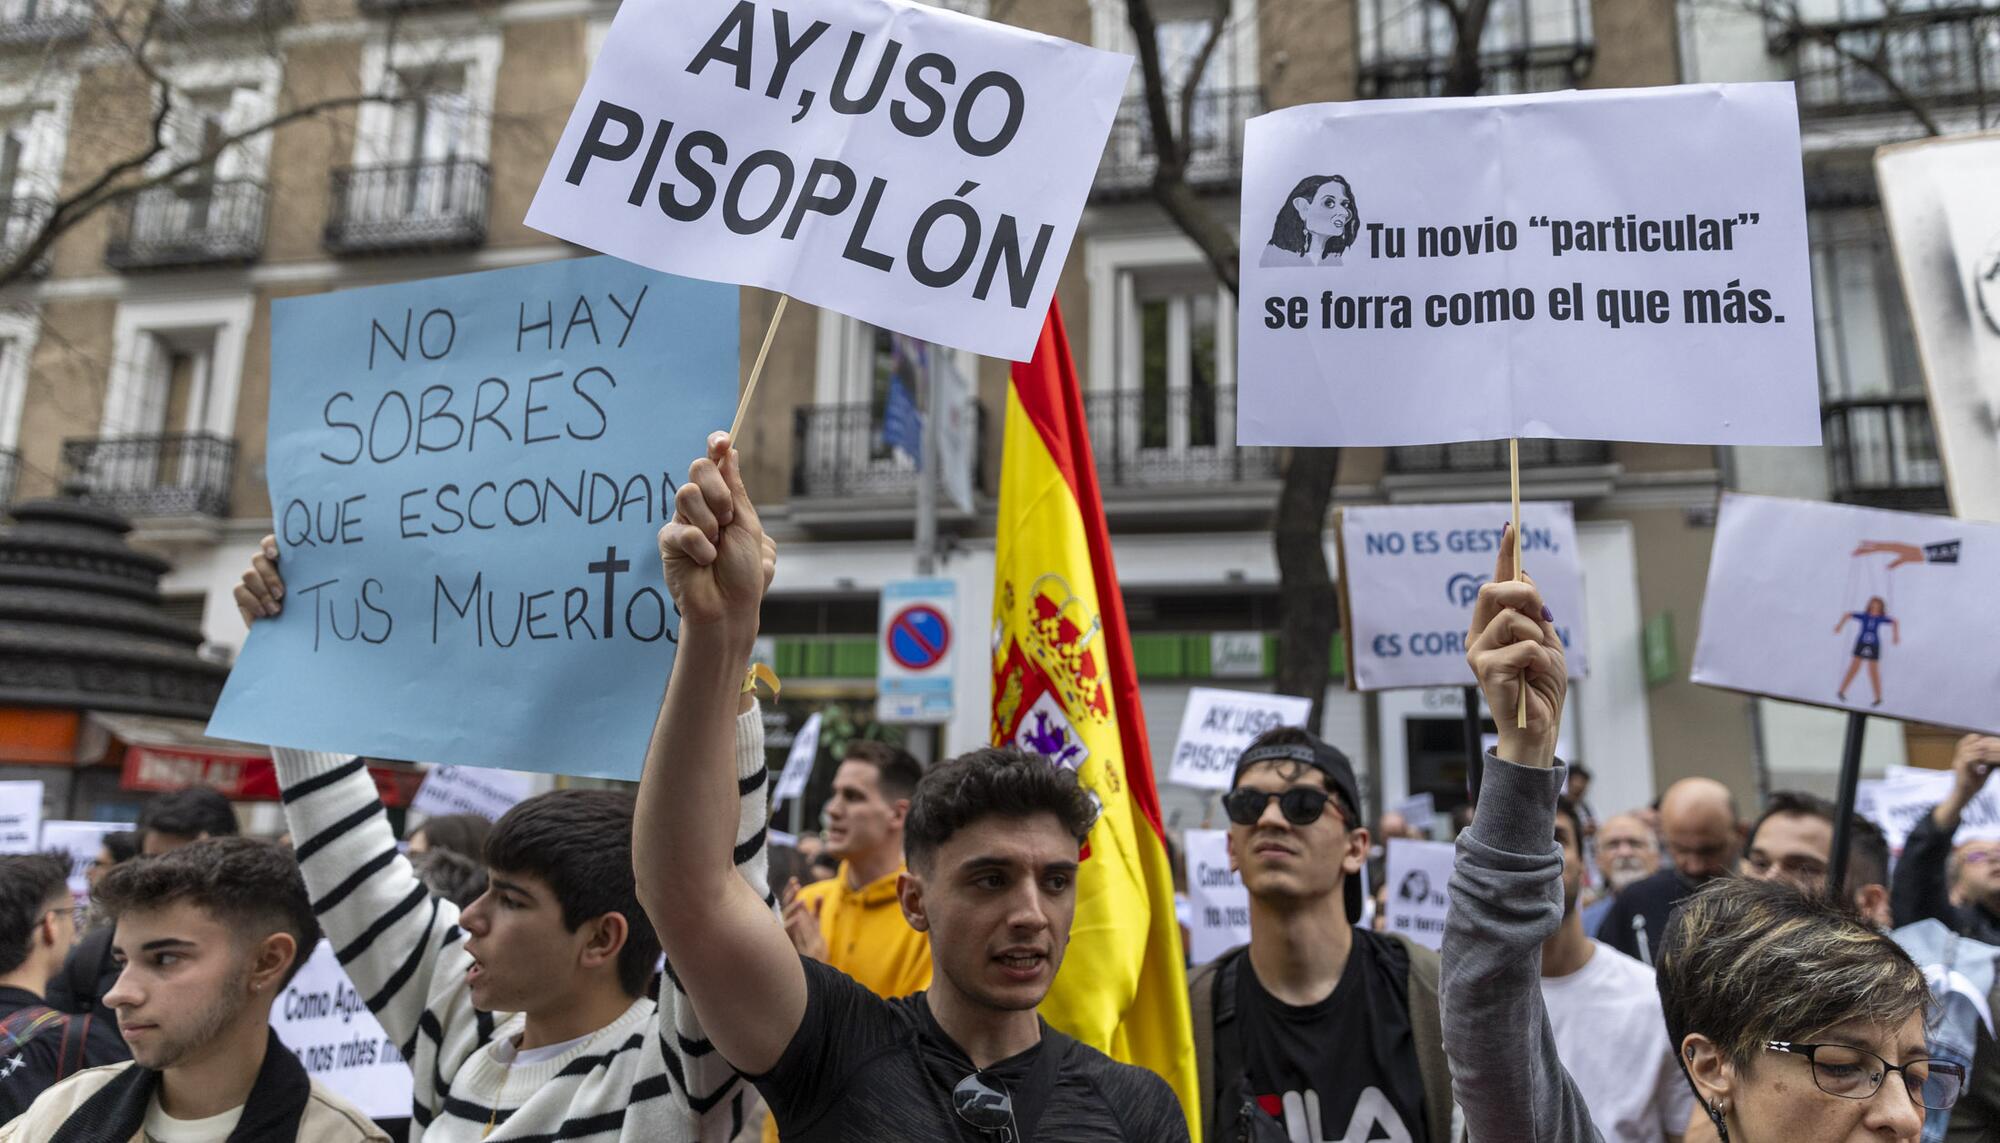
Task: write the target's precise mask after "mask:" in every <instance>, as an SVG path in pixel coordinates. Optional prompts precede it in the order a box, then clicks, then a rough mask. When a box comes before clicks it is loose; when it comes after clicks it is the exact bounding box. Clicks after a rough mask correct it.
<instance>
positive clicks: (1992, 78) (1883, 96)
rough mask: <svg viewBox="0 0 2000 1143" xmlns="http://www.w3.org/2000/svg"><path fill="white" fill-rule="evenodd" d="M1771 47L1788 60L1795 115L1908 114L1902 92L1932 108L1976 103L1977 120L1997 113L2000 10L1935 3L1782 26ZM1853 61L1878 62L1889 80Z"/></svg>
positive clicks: (1986, 119) (1999, 98)
mask: <svg viewBox="0 0 2000 1143" xmlns="http://www.w3.org/2000/svg"><path fill="white" fill-rule="evenodd" d="M1892 7H1893V6H1892ZM1771 51H1772V52H1773V54H1776V55H1779V56H1783V57H1785V59H1786V61H1787V63H1788V65H1789V68H1790V71H1791V76H1792V79H1793V81H1794V82H1795V83H1796V84H1797V86H1798V96H1799V114H1800V117H1801V118H1813V117H1829V116H1836V115H1851V114H1867V113H1892V114H1893V113H1907V112H1908V110H1909V108H1908V103H1907V102H1906V100H1905V98H1904V94H1906V95H1907V97H1908V98H1909V99H1915V100H1920V101H1922V103H1923V104H1924V105H1925V106H1926V107H1927V108H1929V109H1930V110H1931V111H1932V112H1933V113H1937V112H1940V111H1944V110H1948V109H1965V108H1970V109H1975V110H1977V111H1978V112H1979V121H1980V122H1982V123H1985V122H1989V121H1990V120H1991V118H1992V117H1993V116H1994V115H1996V114H2000V9H1995V8H1994V7H1992V6H1991V5H1982V4H1979V3H1976V2H1968V3H1961V4H1956V5H1944V4H1940V5H1938V6H1936V7H1930V8H1923V9H1915V8H1906V9H1905V10H1903V11H1899V12H1895V13H1893V14H1892V15H1890V16H1888V17H1886V18H1874V19H1862V20H1846V21H1839V22H1830V23H1813V24H1811V25H1810V26H1809V27H1807V28H1806V29H1804V30H1802V31H1801V30H1796V29H1784V30H1781V31H1780V32H1779V33H1778V34H1776V35H1774V36H1773V38H1772V42H1771ZM1860 60H1868V61H1871V62H1876V63H1879V65H1880V68H1881V70H1883V71H1886V72H1887V73H1888V75H1889V77H1890V78H1891V79H1892V80H1893V81H1894V82H1893V84H1892V83H1886V82H1884V81H1883V78H1882V76H1881V75H1879V74H1877V71H1876V70H1875V69H1874V68H1871V67H1869V66H1865V65H1864V64H1863V63H1861V62H1859V61H1860ZM1898 88H1900V89H1901V92H1902V93H1904V94H1899V93H1898V91H1897V89H1898Z"/></svg>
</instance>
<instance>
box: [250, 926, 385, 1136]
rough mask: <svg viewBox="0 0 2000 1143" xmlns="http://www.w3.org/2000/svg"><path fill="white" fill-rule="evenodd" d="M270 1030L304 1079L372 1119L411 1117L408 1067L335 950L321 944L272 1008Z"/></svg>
mask: <svg viewBox="0 0 2000 1143" xmlns="http://www.w3.org/2000/svg"><path fill="white" fill-rule="evenodd" d="M271 1027H272V1028H274V1029H275V1030H276V1031H277V1033H278V1039H280V1040H282V1041H283V1042H284V1045H285V1046H286V1047H287V1048H290V1049H291V1050H292V1051H293V1053H294V1054H296V1055H297V1056H298V1057H299V1063H301V1064H304V1065H305V1069H306V1074H307V1075H309V1076H311V1077H312V1078H313V1079H316V1080H318V1081H319V1082H321V1083H323V1084H325V1085H326V1086H327V1087H328V1088H329V1089H331V1090H332V1091H333V1092H334V1093H335V1094H337V1095H340V1096H341V1097H343V1098H345V1099H346V1100H348V1101H349V1102H350V1103H352V1104H354V1106H356V1107H358V1108H360V1109H361V1112H362V1114H364V1115H367V1116H368V1117H370V1118H372V1119H393V1118H397V1117H399V1116H406V1115H408V1114H410V1092H411V1087H412V1081H411V1076H410V1066H409V1065H408V1064H407V1063H404V1062H403V1054H402V1052H401V1051H400V1050H398V1048H397V1046H396V1044H395V1042H394V1041H392V1040H390V1039H389V1035H388V1033H386V1032H384V1031H383V1030H382V1025H381V1024H379V1023H377V1022H376V1020H375V1014H374V1013H372V1012H370V1011H368V1005H367V1004H366V1003H365V1002H364V1001H363V1000H362V998H361V994H360V993H359V992H357V991H355V988H354V984H353V982H352V981H350V980H348V979H347V973H346V972H344V971H342V969H341V967H340V962H339V961H338V960H336V959H335V958H334V955H333V946H332V945H331V944H330V943H328V942H327V941H324V940H322V941H320V942H319V944H318V945H317V946H316V947H315V948H314V949H313V950H312V955H311V956H310V957H308V958H307V959H306V962H305V964H303V965H300V966H299V973H298V975H297V976H294V977H293V978H292V982H291V983H290V984H287V985H286V986H285V991H284V993H283V994H282V995H280V996H279V997H278V1002H277V1003H276V1004H274V1005H272V1007H271Z"/></svg>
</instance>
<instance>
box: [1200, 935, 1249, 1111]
mask: <svg viewBox="0 0 2000 1143" xmlns="http://www.w3.org/2000/svg"><path fill="white" fill-rule="evenodd" d="M1246 955H1247V952H1246V950H1244V949H1237V950H1235V951H1234V952H1231V953H1229V954H1227V955H1226V956H1224V957H1223V959H1222V960H1221V962H1220V963H1219V964H1217V965H1216V969H1215V978H1214V989H1215V991H1214V992H1213V993H1211V994H1210V1000H1211V1002H1212V1003H1213V1004H1214V1005H1215V1120H1214V1122H1213V1123H1211V1124H1210V1125H1209V1133H1210V1134H1211V1135H1216V1137H1217V1138H1224V1139H1226V1138H1229V1136H1227V1135H1218V1134H1217V1133H1218V1132H1221V1131H1223V1130H1224V1129H1225V1128H1226V1127H1227V1126H1228V1125H1230V1124H1232V1123H1235V1122H1236V1121H1237V1118H1238V1117H1239V1115H1240V1113H1241V1104H1242V1102H1243V1081H1244V1074H1243V1032H1242V1029H1241V1028H1239V1027H1238V1026H1237V1024H1236V996H1237V981H1238V979H1239V977H1240V975H1241V973H1242V971H1243V958H1244V957H1245V956H1246Z"/></svg>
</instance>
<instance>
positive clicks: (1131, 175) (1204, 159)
mask: <svg viewBox="0 0 2000 1143" xmlns="http://www.w3.org/2000/svg"><path fill="white" fill-rule="evenodd" d="M1168 106H1169V108H1170V110H1171V111H1172V113H1173V114H1174V115H1175V116H1176V117H1178V116H1179V115H1180V103H1179V101H1178V100H1169V101H1168ZM1263 113H1264V93H1263V92H1262V91H1258V90H1256V89H1255V88H1237V89H1231V90H1224V91H1204V92H1197V93H1196V95H1195V99H1194V105H1193V107H1192V108H1191V111H1190V116H1189V130H1188V135H1189V143H1188V157H1187V177H1188V183H1189V184H1190V185H1191V186H1193V187H1195V188H1196V189H1198V190H1226V189H1229V188H1232V187H1235V186H1236V185H1237V184H1239V183H1240V182H1242V179H1243V121H1244V120H1246V119H1249V118H1251V117H1252V116H1256V115H1262V114H1263ZM1159 165H1160V158H1159V155H1158V153H1157V152H1156V151H1155V150H1154V149H1153V128H1152V123H1151V121H1150V120H1149V119H1148V118H1147V115H1146V104H1145V101H1144V100H1143V99H1128V100H1126V101H1125V102H1124V103H1123V104H1121V105H1120V106H1119V108H1118V116H1117V118H1115V119H1113V120H1112V121H1111V138H1110V141H1109V142H1108V143H1107V144H1106V145H1105V148H1104V159H1103V161H1102V162H1101V163H1100V164H1099V165H1098V168H1097V181H1096V183H1094V184H1093V185H1092V187H1091V191H1092V193H1093V194H1095V195H1097V196H1099V197H1105V198H1116V197H1125V196H1135V195H1143V194H1145V193H1146V192H1147V191H1148V190H1149V189H1150V188H1151V187H1152V185H1153V172H1155V171H1156V170H1158V169H1159Z"/></svg>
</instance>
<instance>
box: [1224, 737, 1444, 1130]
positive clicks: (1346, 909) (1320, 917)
mask: <svg viewBox="0 0 2000 1143" xmlns="http://www.w3.org/2000/svg"><path fill="white" fill-rule="evenodd" d="M1360 804H1361V797H1360V791H1359V789H1358V787H1357V786H1356V784H1355V780H1354V768H1353V767H1352V766H1351V765H1350V764H1349V763H1348V761H1347V756H1346V755H1344V754H1342V753H1341V752H1340V751H1339V750H1337V749H1335V748H1334V747H1332V746H1329V745H1327V744H1326V743H1324V742H1322V741H1320V740H1319V739H1318V738H1316V737H1314V736H1313V735H1312V734H1310V733H1308V732H1307V731H1305V730H1302V729H1300V728H1298V727H1277V728H1274V729H1272V730H1268V731H1265V732H1264V733H1263V734H1261V735H1259V736H1258V737H1257V739H1256V740H1255V741H1254V742H1252V743H1251V745H1250V748H1249V749H1247V750H1245V751H1244V752H1243V754H1242V756H1241V757H1240V758H1238V759H1237V761H1236V775H1235V779H1234V783H1233V786H1232V788H1231V789H1230V791H1229V793H1228V795H1227V796H1225V797H1224V798H1223V808H1224V809H1225V810H1227V811H1228V814H1229V860H1230V864H1231V866H1232V867H1233V868H1235V869H1236V870H1237V871H1238V872H1239V873H1240V874H1241V875H1242V878H1243V886H1244V888H1245V889H1247V890H1249V893H1250V943H1249V944H1248V945H1247V946H1244V947H1242V948H1238V949H1234V950H1231V951H1230V952H1227V953H1224V954H1223V955H1222V956H1220V957H1218V958H1217V959H1216V960H1214V961H1213V962H1211V963H1210V964H1208V965H1207V966H1205V967H1203V968H1201V969H1200V970H1198V971H1197V972H1196V973H1195V975H1194V977H1193V978H1192V979H1191V980H1190V981H1189V983H1188V990H1189V999H1190V1002H1191V1003H1190V1007H1191V1009H1192V1012H1193V1018H1194V1028H1195V1058H1196V1062H1197V1066H1198V1069H1199V1072H1200V1077H1201V1096H1202V1118H1203V1121H1204V1122H1205V1124H1206V1125H1207V1129H1208V1130H1207V1133H1206V1138H1209V1139H1229V1140H1234V1139H1247V1140H1255V1141H1261V1140H1272V1141H1274V1143H1284V1141H1285V1140H1290V1139H1312V1140H1322V1139H1396V1140H1409V1141H1411V1143H1426V1141H1429V1143H1447V1141H1448V1140H1450V1139H1451V1138H1452V1133H1451V1121H1452V1110H1451V1073H1450V1071H1449V1069H1448V1068H1447V1066H1446V1063H1445V1055H1444V1047H1443V1044H1442V1040H1441V1033H1440V1021H1439V1013H1438V960H1437V954H1435V953H1433V952H1431V951H1430V950H1429V949H1426V948H1423V947H1422V946H1420V945H1416V944H1413V943H1411V942H1410V941H1408V940H1407V939H1405V938H1403V937H1401V936H1397V935H1392V934H1386V933H1373V932H1369V931H1367V930H1365V929H1361V928H1357V927H1356V922H1358V921H1359V920H1360V919H1361V867H1362V863H1363V862H1365V861H1367V859H1368V842H1369V837H1368V831H1367V830H1366V829H1363V828H1361V826H1360V822H1361V816H1360V813H1359V807H1360Z"/></svg>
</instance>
